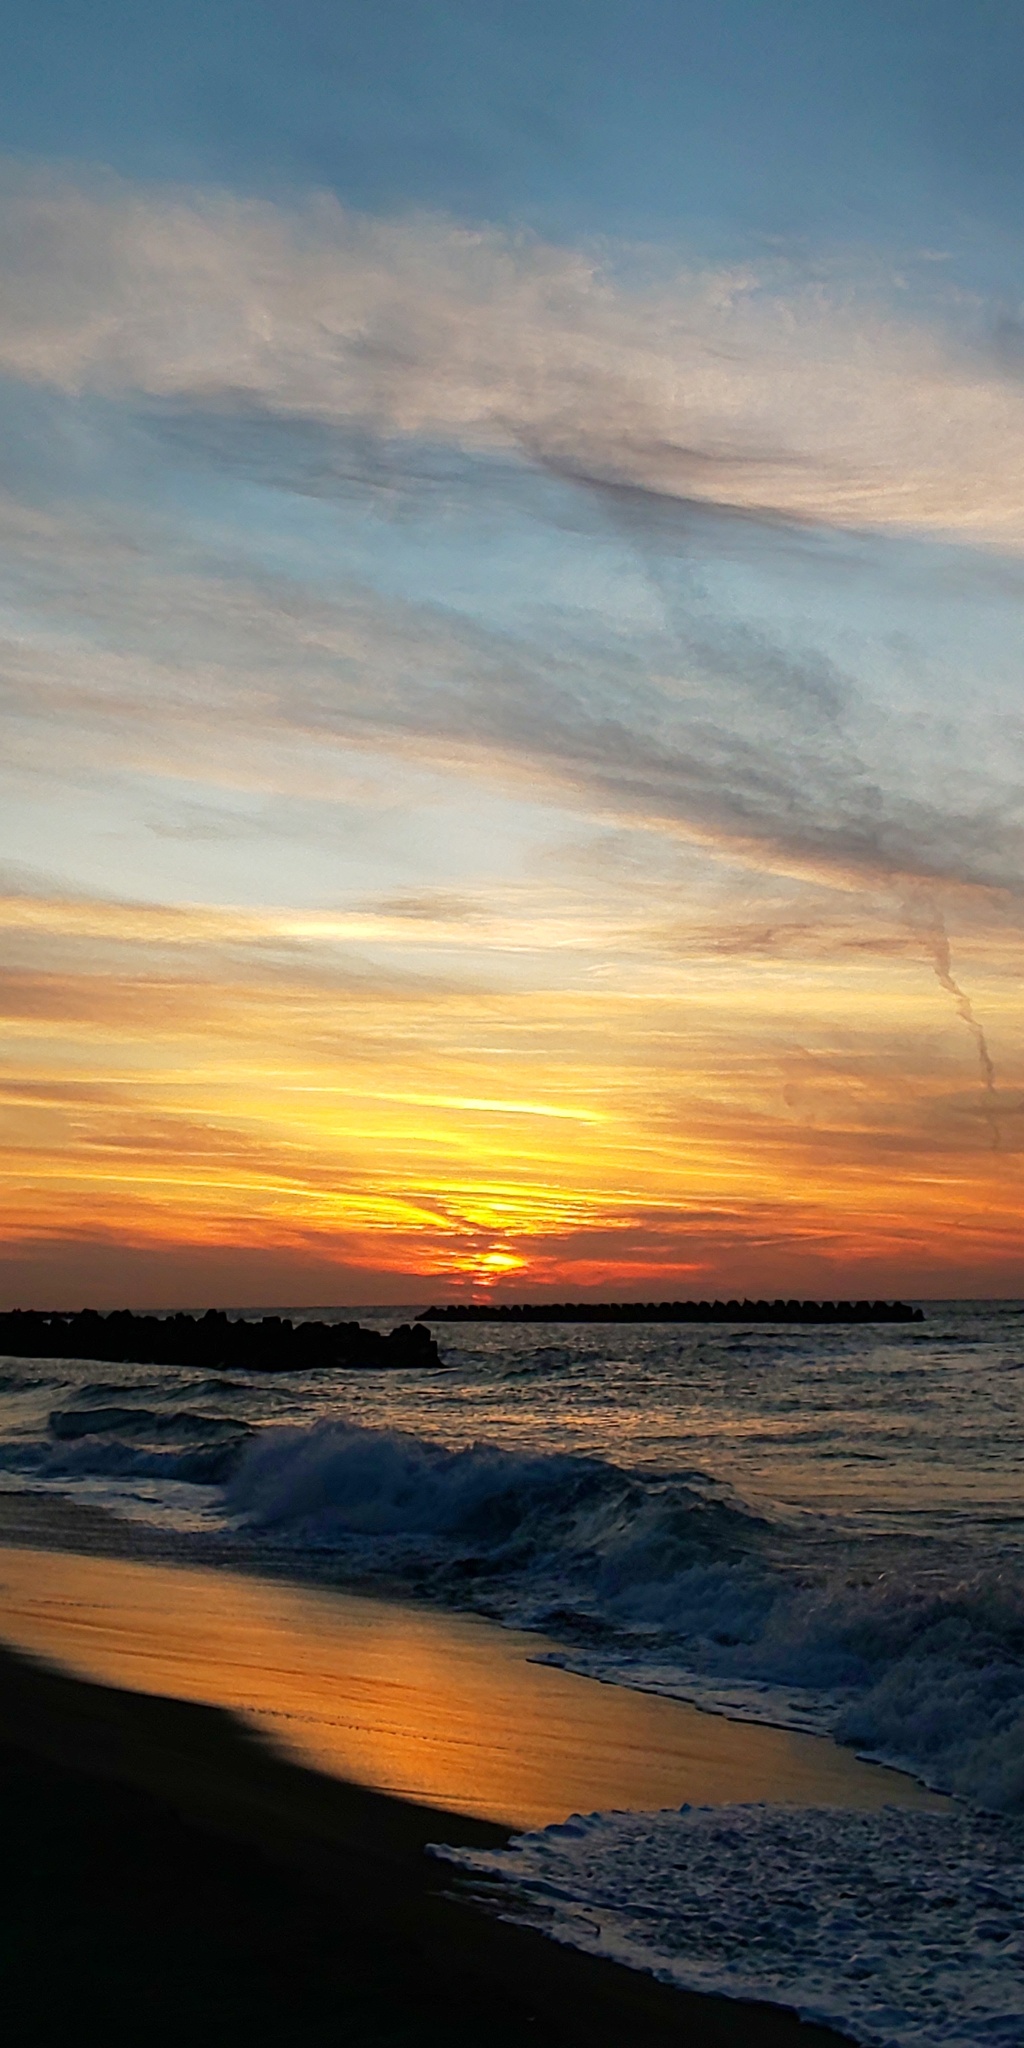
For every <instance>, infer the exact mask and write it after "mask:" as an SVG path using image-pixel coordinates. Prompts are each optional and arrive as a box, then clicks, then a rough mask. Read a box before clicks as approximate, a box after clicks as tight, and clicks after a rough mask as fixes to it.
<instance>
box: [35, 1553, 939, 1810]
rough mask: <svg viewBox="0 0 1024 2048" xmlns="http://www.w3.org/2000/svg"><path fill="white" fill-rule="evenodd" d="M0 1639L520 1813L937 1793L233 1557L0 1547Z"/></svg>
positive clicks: (813, 1742)
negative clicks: (222, 1561)
mask: <svg viewBox="0 0 1024 2048" xmlns="http://www.w3.org/2000/svg"><path fill="white" fill-rule="evenodd" d="M25 1533H26V1534H27V1533H28V1532H27V1531H26V1532H25ZM40 1533H41V1532H40V1531H38V1530H36V1531H34V1532H33V1534H35V1536H36V1539H37V1543H38V1537H39V1535H40ZM68 1533H69V1534H70V1531H68ZM0 1639H5V1640H7V1641H8V1642H9V1643H10V1644H11V1646H12V1647H13V1648H15V1649H17V1650H20V1651H21V1652H22V1653H24V1654H27V1655H30V1656H36V1657H42V1658H45V1659H48V1660H49V1661H51V1662H55V1663H57V1664H59V1665H60V1667H61V1668H62V1669H65V1670H67V1671H68V1672H69V1673H73V1674H75V1675H77V1676H79V1677H80V1678H83V1679H87V1680H92V1681H94V1682H97V1683H99V1684H106V1685H110V1686H115V1687H127V1688H130V1689H133V1690H136V1691H138V1692H140V1693H148V1694H158V1695H167V1696H172V1697H176V1698H178V1699H181V1700H191V1701H194V1702H197V1703H204V1704H206V1705H209V1706H218V1707H221V1708H223V1709H226V1710H228V1711H230V1712H233V1713H236V1714H240V1715H241V1716H242V1717H243V1719H244V1721H245V1722H246V1724H247V1725H249V1726H251V1727H253V1728H254V1729H256V1730H258V1731H260V1732H261V1733H262V1734H263V1735H264V1736H265V1737H268V1738H269V1739H271V1740H273V1741H274V1742H275V1743H276V1744H277V1745H278V1746H279V1747H280V1748H281V1749H282V1751H283V1752H285V1753H287V1754H288V1755H289V1756H290V1757H291V1758H292V1759H293V1761H295V1762H297V1763H299V1764H301V1765H305V1766H308V1767H310V1768H312V1769H314V1770H317V1771H325V1770H326V1771H328V1772H331V1773H332V1774H334V1775H335V1776H337V1777H338V1778H340V1779H347V1780H352V1781H355V1782H357V1783H360V1784H364V1785H367V1786H371V1787H374V1788H376V1789H378V1790H380V1791H384V1792H390V1793H394V1794H396V1795H397V1796H400V1797H403V1798H410V1799H415V1800H418V1801H421V1802H423V1803H425V1804H427V1805H432V1806H435V1807H439V1808H442V1809H446V1810H458V1811H460V1812H462V1813H467V1814H471V1815H477V1816H483V1817H485V1818H488V1819H490V1820H492V1821H495V1822H497V1823H499V1824H501V1825H507V1826H509V1827H514V1828H516V1829H523V1828H532V1827H538V1826H540V1827H543V1826H547V1825H548V1824H550V1823H551V1822H562V1821H564V1820H566V1819H567V1818H568V1817H569V1815H570V1814H572V1813H574V1812H577V1813H591V1812H596V1811H605V1812H607V1811H611V1810H615V1809H620V1808H625V1809H628V1810H632V1811H636V1812H652V1811H658V1810H659V1809H663V1808H666V1807H678V1806H680V1805H683V1804H689V1805H694V1806H702V1805H722V1804H728V1805H736V1804H750V1803H757V1802H761V1801H767V1802H768V1803H772V1804H779V1803H782V1804H788V1805H792V1806H797V1807H828V1808H844V1809H849V1810H871V1809H877V1808H879V1807H882V1806H885V1805H898V1806H905V1807H914V1808H918V1809H920V1808H931V1809H934V1808H936V1807H941V1806H944V1805H945V1804H946V1802H945V1801H944V1800H942V1799H941V1797H940V1796H937V1795H935V1794H933V1793H930V1792H929V1791H928V1790H927V1789H926V1788H924V1787H922V1786H921V1785H920V1783H919V1782H918V1781H917V1780H915V1779H913V1778H910V1777H908V1776H906V1775H904V1774H902V1773H898V1772H894V1771H892V1770H890V1769H887V1768H886V1767H884V1766H882V1765H879V1764H873V1763H868V1762H864V1761H862V1760H861V1759H859V1758H858V1757H856V1755H855V1754H854V1752H853V1751H852V1750H850V1749H847V1748H843V1747H841V1746H839V1745H837V1744H836V1743H834V1742H832V1741H831V1740H830V1739H829V1738H827V1737H823V1736H820V1735H808V1734H802V1733H798V1732H796V1731H793V1730H786V1729H780V1728H777V1727H773V1726H770V1725H769V1724H767V1723H765V1722H754V1721H749V1720H741V1719H733V1718H729V1717H727V1716H725V1715H722V1714H708V1713H705V1712H703V1711H702V1710H701V1709H700V1708H699V1707H697V1706H695V1705H693V1704H691V1703H689V1702H685V1701H680V1700H674V1699H669V1698H666V1697H664V1696H662V1695H660V1694H658V1693H655V1692H651V1691H647V1690H644V1689H642V1688H639V1687H632V1686H628V1685H612V1684H607V1683H603V1684H602V1683H599V1682H597V1681H596V1680H595V1679H593V1678H590V1677H584V1676H582V1675H580V1674H579V1673H576V1672H573V1671H571V1670H567V1669H565V1668H564V1665H563V1664H562V1662H561V1661H560V1658H559V1657H558V1655H557V1652H556V1650H555V1646H554V1645H549V1644H548V1643H547V1641H546V1639H545V1638H544V1637H543V1636H542V1635H535V1634H533V1633H529V1634H527V1633H524V1632H522V1631H520V1630H516V1629H512V1628H509V1627H507V1626H504V1625H502V1624H500V1623H497V1622H495V1621H489V1620H487V1619H485V1618H483V1617H481V1616H479V1615H475V1614H465V1613H455V1612H452V1611H450V1610H445V1609H441V1608H439V1607H436V1606H432V1605H430V1604H428V1603H425V1602H412V1601H409V1600H408V1599H406V1600H404V1601H403V1600H400V1599H398V1598H381V1597H380V1595H379V1593H378V1594H371V1593H367V1592H362V1591H347V1590H345V1591H343V1590H341V1589H340V1588H338V1587H336V1586H332V1587H326V1586H324V1585H310V1584H302V1583H298V1582H296V1581H295V1580H287V1579H284V1578H283V1577H274V1578H268V1577H261V1576H260V1575H258V1574H257V1573H255V1572H249V1573H244V1574H242V1573H238V1572H233V1571H231V1570H230V1569H229V1568H227V1567H226V1566H225V1565H221V1566H220V1567H216V1566H209V1565H205V1566H200V1565H197V1564H194V1563H193V1564H188V1563H186V1562H184V1561H183V1560H181V1559H180V1558H178V1559H176V1560H174V1561H173V1562H170V1561H168V1560H166V1559H161V1560H154V1559H152V1558H149V1559H145V1558H139V1557H138V1556H135V1557H125V1556H123V1555H122V1556H112V1555H110V1554H107V1555H105V1556H97V1555H96V1553H95V1552H94V1551H93V1552H91V1554H90V1553H86V1554H83V1552H82V1550H80V1549H77V1548H71V1547H67V1548H63V1549H60V1550H55V1549H52V1548H49V1547H46V1548H43V1547H36V1546H35V1545H29V1544H27V1543H25V1542H22V1543H21V1544H20V1545H17V1544H12V1545H9V1546H8V1547H6V1548H4V1547H0ZM548 1651H551V1652H553V1653H554V1654H551V1655H548V1654H545V1653H546V1652H548Z"/></svg>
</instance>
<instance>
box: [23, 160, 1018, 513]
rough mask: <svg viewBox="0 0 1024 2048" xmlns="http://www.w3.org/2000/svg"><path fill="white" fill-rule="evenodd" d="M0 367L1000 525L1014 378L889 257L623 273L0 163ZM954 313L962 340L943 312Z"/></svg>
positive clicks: (556, 458) (541, 253)
mask: <svg viewBox="0 0 1024 2048" xmlns="http://www.w3.org/2000/svg"><path fill="white" fill-rule="evenodd" d="M0 212H2V224H0V276H2V283H3V290H2V305H3V311H2V314H0V367H2V368H3V369H4V370H5V371H6V373H7V374H8V375H12V376H15V377H19V378H26V379H32V380H41V381H43V382H47V383H50V384H52V385H55V386H59V387H60V388H62V389H65V390H69V391H82V390H93V391H99V392H108V393H120V392H125V391H138V392H146V393H151V394H154V395H159V396H164V397H166V396H188V397H190V398H192V399H200V400H201V399H207V400H210V401H218V402H220V401H223V400H224V398H225V397H227V396H230V397H232V398H234V399H235V400H236V401H237V402H244V403H248V404H250V405H254V406H258V407H260V408H263V409H266V410H267V411H269V412H271V413H282V414H285V415H298V416H311V417H315V418H317V419H319V420H321V421H333V422H338V421H345V422H347V423H350V424H353V425H360V424H361V425H362V426H364V427H365V428H366V429H368V430H370V431H372V432H373V433H374V434H376V435H384V436H420V437H436V438H439V439H442V440H450V441H453V442H455V443H458V444H460V445H463V446H466V447H469V448H486V447H504V448H509V449H518V450H521V451H523V452H524V453H525V454H526V455H527V456H528V457H529V458H530V459H532V460H534V461H536V462H539V463H541V464H548V465H550V466H552V467H553V468H555V469H557V470H559V471H561V472H562V473H563V474H565V475H569V476H574V477H578V478H581V479H585V480H587V481H590V482H597V483H602V484H605V485H616V484H619V485H628V486H633V487H642V488H644V489H646V490H648V491H651V492H654V493H657V494H661V495H665V496H668V497H670V498H677V499H688V500H694V501H698V502H705V503H710V504H719V505H728V506H732V507H738V508H741V509H744V510H747V511H752V512H757V513H761V514H767V515H770V516H773V517H780V518H784V519H791V520H816V521H827V522H831V523H833V524H839V525H848V526H855V527H863V526H867V527H877V528H887V529H894V528H895V529H902V530H905V529H914V530H928V531H941V532H945V533H951V534H957V535H960V536H962V537H964V538H967V539H969V540H972V541H978V542H988V543H994V544H997V545H999V546H1003V547H1013V548H1019V547H1020V546H1021V545H1022V544H1024V513H1022V510H1021V498H1020V488H1019V478H1020V468H1021V456H1022V450H1024V388H1022V386H1021V384H1020V382H1019V380H1017V379H1016V378H1015V377H1014V376H1012V375H1011V374H1008V373H1007V370H1006V366H1005V363H1004V361H1003V360H1002V358H1001V357H1000V356H999V353H998V351H997V350H995V349H992V348H989V349H987V350H986V349H984V348H982V347H981V346H975V345H974V342H973V339H972V330H971V323H970V321H969V320H966V321H965V318H964V308H963V306H962V305H961V304H959V303H956V302H954V303H953V304H951V306H950V307H949V308H947V309H945V310H946V311H947V312H949V313H950V314H951V315H952V316H953V317H952V319H951V320H950V322H948V323H947V324H946V325H942V324H936V323H935V322H934V321H932V320H926V319H924V318H923V317H918V318H916V319H915V318H914V317H913V315H912V312H911V311H910V309H907V310H904V304H903V301H904V300H905V296H906V295H905V294H901V290H900V282H899V280H898V279H895V278H894V279H893V280H891V282H890V283H889V284H888V288H887V289H886V288H884V283H883V281H879V283H878V284H877V285H876V286H872V285H867V286H863V287H860V286H858V287H856V288H851V286H850V284H849V281H848V280H847V279H845V278H843V277H842V276H840V275H830V274H829V272H828V270H827V268H826V269H824V270H822V271H821V272H819V274H817V275H815V276H813V277H811V278H810V279H808V277H807V275H806V273H805V272H803V271H802V270H801V269H800V268H799V267H795V268H793V267H789V268H787V266H786V264H785V263H784V262H782V261H781V260H776V261H773V262H766V263H765V264H764V265H763V266H762V267H761V268H759V269H752V268H749V267H748V268H744V269H732V270H730V269H721V268H719V269H706V268H705V269H700V268H689V269H681V270H679V271H677V272H676V273H675V274H673V275H665V273H664V266H663V265H662V274H661V275H660V276H659V277H658V278H657V279H656V280H654V281H647V282H643V283H632V284H630V283H627V282H626V281H624V276H623V274H622V272H621V269H617V268H616V264H615V260H614V252H606V253H605V254H602V255H594V254H591V253H587V252H581V251H576V250H571V249H563V248H558V247H555V246H550V245H545V244H543V243H541V242H538V241H536V240H533V239H530V238H517V237H516V236H513V235H509V234H507V233H503V232H500V231H498V230H492V229H475V230H469V229H466V228H463V227H459V226H457V225H453V224H450V223H446V222H445V221H443V220H437V219H433V218H423V219H415V218H413V219H403V220H399V221H387V220H383V221H382V220H372V219H367V218H364V217H361V216H359V215H356V214H353V213H351V212H347V211H346V210H345V209H344V208H343V207H341V206H340V205H339V204H337V203H336V202H335V201H334V200H333V199H330V198H327V197H321V198H317V199H313V200H311V201H309V202H308V203H306V204H304V205H296V206H293V207H291V208H288V207H283V206H274V205H272V204H270V203H267V202H257V201H254V200H239V199H236V198H232V197H230V196H227V195H222V194H215V193H214V194H211V193H204V192H187V191H181V192H175V193H161V192H158V191H153V190H146V189H136V188H133V187H130V186H127V185H124V184H121V183H118V182H116V181H114V180H113V179H109V180H107V181H105V182H103V183H100V182H95V183H93V184H87V183H81V182H80V183H78V184H75V183H71V182H68V181H66V180H61V179H59V178H49V179H40V178H35V179H27V178H26V177H25V175H24V174H23V173H20V172H18V171H16V170H13V169H12V170H9V172H8V175H7V178H6V180H5V191H4V194H3V205H2V209H0ZM958 331H959V333H960V338H957V336H958Z"/></svg>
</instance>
